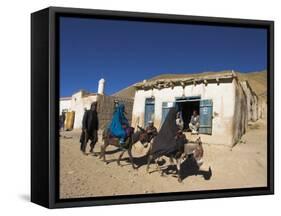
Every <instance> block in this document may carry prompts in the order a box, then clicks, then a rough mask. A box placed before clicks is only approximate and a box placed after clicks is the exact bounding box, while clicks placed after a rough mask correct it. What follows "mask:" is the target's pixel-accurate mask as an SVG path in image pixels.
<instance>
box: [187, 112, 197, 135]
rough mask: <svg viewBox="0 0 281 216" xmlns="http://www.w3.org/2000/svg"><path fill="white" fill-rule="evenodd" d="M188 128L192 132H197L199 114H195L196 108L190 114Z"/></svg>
mask: <svg viewBox="0 0 281 216" xmlns="http://www.w3.org/2000/svg"><path fill="white" fill-rule="evenodd" d="M189 128H190V130H191V133H192V134H198V129H199V115H198V114H197V111H196V110H194V111H193V114H192V116H191V119H190V123H189Z"/></svg>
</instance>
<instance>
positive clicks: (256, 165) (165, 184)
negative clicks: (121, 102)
mask: <svg viewBox="0 0 281 216" xmlns="http://www.w3.org/2000/svg"><path fill="white" fill-rule="evenodd" d="M79 136H80V130H74V131H71V132H62V137H61V139H60V198H76V197H95V196H110V195H124V194H144V193H161V192H175V191H194V190H210V189H225V188H245V187H259V186H266V184H267V153H266V125H265V123H264V122H263V121H261V120H259V121H258V122H256V123H253V124H252V125H250V126H249V130H248V131H247V133H246V134H245V135H244V136H243V137H242V139H241V141H240V142H239V143H238V144H237V145H236V146H235V147H233V148H232V149H230V148H229V147H226V146H221V145H207V144H204V145H203V147H204V164H203V165H202V166H201V168H200V170H199V172H196V171H195V168H194V166H193V164H192V163H191V162H190V160H187V161H186V162H185V163H183V164H182V168H183V170H184V172H183V177H184V179H183V181H182V182H181V183H179V182H178V181H177V178H176V177H174V176H173V174H171V173H165V174H164V175H163V176H161V175H160V173H159V172H157V171H155V170H156V165H155V164H152V165H151V167H150V171H151V173H150V174H147V173H146V170H145V169H146V157H145V154H146V152H147V150H148V148H144V147H143V146H142V145H141V144H140V143H137V144H135V147H134V148H133V156H134V161H135V164H136V165H137V166H139V168H138V170H133V169H132V166H131V165H130V164H129V163H128V156H127V154H125V155H124V157H123V158H124V160H123V161H121V164H122V165H123V166H122V167H120V166H118V165H117V163H116V161H115V159H117V158H118V156H119V154H120V152H118V151H116V148H115V147H108V149H107V152H108V153H107V159H108V160H112V162H110V163H108V164H105V163H104V162H102V161H101V160H100V159H99V158H98V157H95V156H93V155H90V154H89V155H88V156H85V155H83V154H82V153H81V152H80V150H79V147H80V143H79ZM99 141H101V139H100V140H99ZM202 141H203V142H204V140H202ZM88 148H89V147H88ZM94 151H95V152H99V151H100V143H97V145H96V147H95V150H94ZM165 161H166V163H164V162H165ZM162 162H163V167H164V169H165V167H167V166H166V165H168V164H169V160H167V158H163V160H162ZM168 168H169V169H170V168H173V166H169V167H168ZM169 169H168V170H169ZM196 174H197V175H196Z"/></svg>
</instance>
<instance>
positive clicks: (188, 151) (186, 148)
mask: <svg viewBox="0 0 281 216" xmlns="http://www.w3.org/2000/svg"><path fill="white" fill-rule="evenodd" d="M177 142H178V143H186V144H184V145H179V146H178V149H177V151H175V152H173V153H171V154H168V155H165V156H167V157H169V159H170V163H171V164H173V165H174V159H175V160H176V168H177V170H176V171H177V179H178V182H182V177H181V164H182V163H183V162H184V161H185V160H186V159H187V158H188V156H192V158H193V159H194V160H195V161H196V163H197V166H198V168H200V166H201V165H202V164H203V154H204V150H203V146H202V142H201V138H200V137H199V138H197V140H196V141H195V142H192V143H187V139H186V136H185V135H184V134H182V135H181V136H180V137H178V140H177ZM152 146H153V142H152V143H151V145H150V149H149V151H148V160H147V167H146V172H147V173H149V166H150V163H151V161H152V160H155V162H156V164H157V170H158V171H161V174H162V173H163V172H162V170H161V168H160V167H159V165H158V160H159V158H160V157H162V156H164V155H160V156H158V157H156V156H154V155H153V154H151V149H152Z"/></svg>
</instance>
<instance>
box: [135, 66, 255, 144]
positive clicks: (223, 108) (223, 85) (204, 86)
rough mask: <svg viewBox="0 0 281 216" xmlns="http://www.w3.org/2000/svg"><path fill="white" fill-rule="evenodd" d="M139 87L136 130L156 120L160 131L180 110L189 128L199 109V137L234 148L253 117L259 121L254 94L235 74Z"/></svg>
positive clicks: (229, 73) (150, 82)
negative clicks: (171, 112) (173, 111)
mask: <svg viewBox="0 0 281 216" xmlns="http://www.w3.org/2000/svg"><path fill="white" fill-rule="evenodd" d="M135 88H136V93H135V98H134V106H133V117H132V124H133V126H134V127H136V126H137V125H140V126H142V127H144V126H146V124H147V122H148V121H149V120H152V121H154V124H155V126H156V127H157V128H158V129H160V127H161V124H162V123H163V122H164V120H165V117H166V115H167V113H168V111H169V109H170V108H171V107H176V108H177V110H178V111H179V112H180V113H181V116H182V119H183V121H184V127H185V128H187V127H188V123H189V121H190V118H191V115H192V112H193V111H194V110H196V111H197V112H198V113H199V115H200V128H199V134H200V136H201V137H202V140H203V141H204V142H205V143H210V144H223V145H228V146H233V145H234V144H235V143H237V142H238V141H239V140H240V138H241V136H242V135H243V134H244V133H245V131H246V129H247V124H248V120H249V118H251V120H257V118H258V117H257V116H256V115H255V116H253V115H252V116H251V117H250V116H249V113H248V110H251V109H253V106H254V105H253V103H250V102H249V101H248V99H247V98H249V97H251V98H255V96H254V93H253V91H252V90H251V89H250V90H248V88H250V87H249V86H248V87H247V84H245V86H244V88H243V87H242V84H241V82H240V81H239V79H238V77H237V75H236V74H235V73H234V72H233V71H226V72H224V73H217V74H211V75H202V76H194V77H193V76H190V77H188V78H183V79H160V80H159V79H158V80H153V81H143V82H141V83H137V84H135ZM246 90H248V91H246ZM247 95H248V97H247ZM255 104H256V106H257V103H256V102H255Z"/></svg>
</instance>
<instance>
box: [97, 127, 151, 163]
mask: <svg viewBox="0 0 281 216" xmlns="http://www.w3.org/2000/svg"><path fill="white" fill-rule="evenodd" d="M138 128H139V129H140V130H139V131H137V132H135V133H134V128H132V130H131V132H130V134H129V136H128V138H127V140H126V148H124V149H122V150H121V151H122V152H121V154H120V155H119V157H118V160H117V164H118V165H119V166H120V161H121V159H122V156H123V155H124V153H125V152H126V151H128V155H129V159H130V162H131V164H132V167H133V169H137V167H136V166H135V165H134V161H133V156H132V147H133V145H134V144H135V143H137V142H138V141H140V142H141V143H142V144H145V143H148V142H150V140H151V137H150V136H149V135H148V134H147V132H146V130H144V129H143V128H141V127H139V126H138ZM102 139H103V141H104V142H103V144H102V145H101V153H100V158H102V159H103V161H104V162H106V163H108V161H107V160H106V158H105V155H106V148H107V146H109V145H113V146H115V147H120V143H119V139H118V138H116V137H112V136H111V135H110V132H109V131H108V130H104V131H103V134H102Z"/></svg>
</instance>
